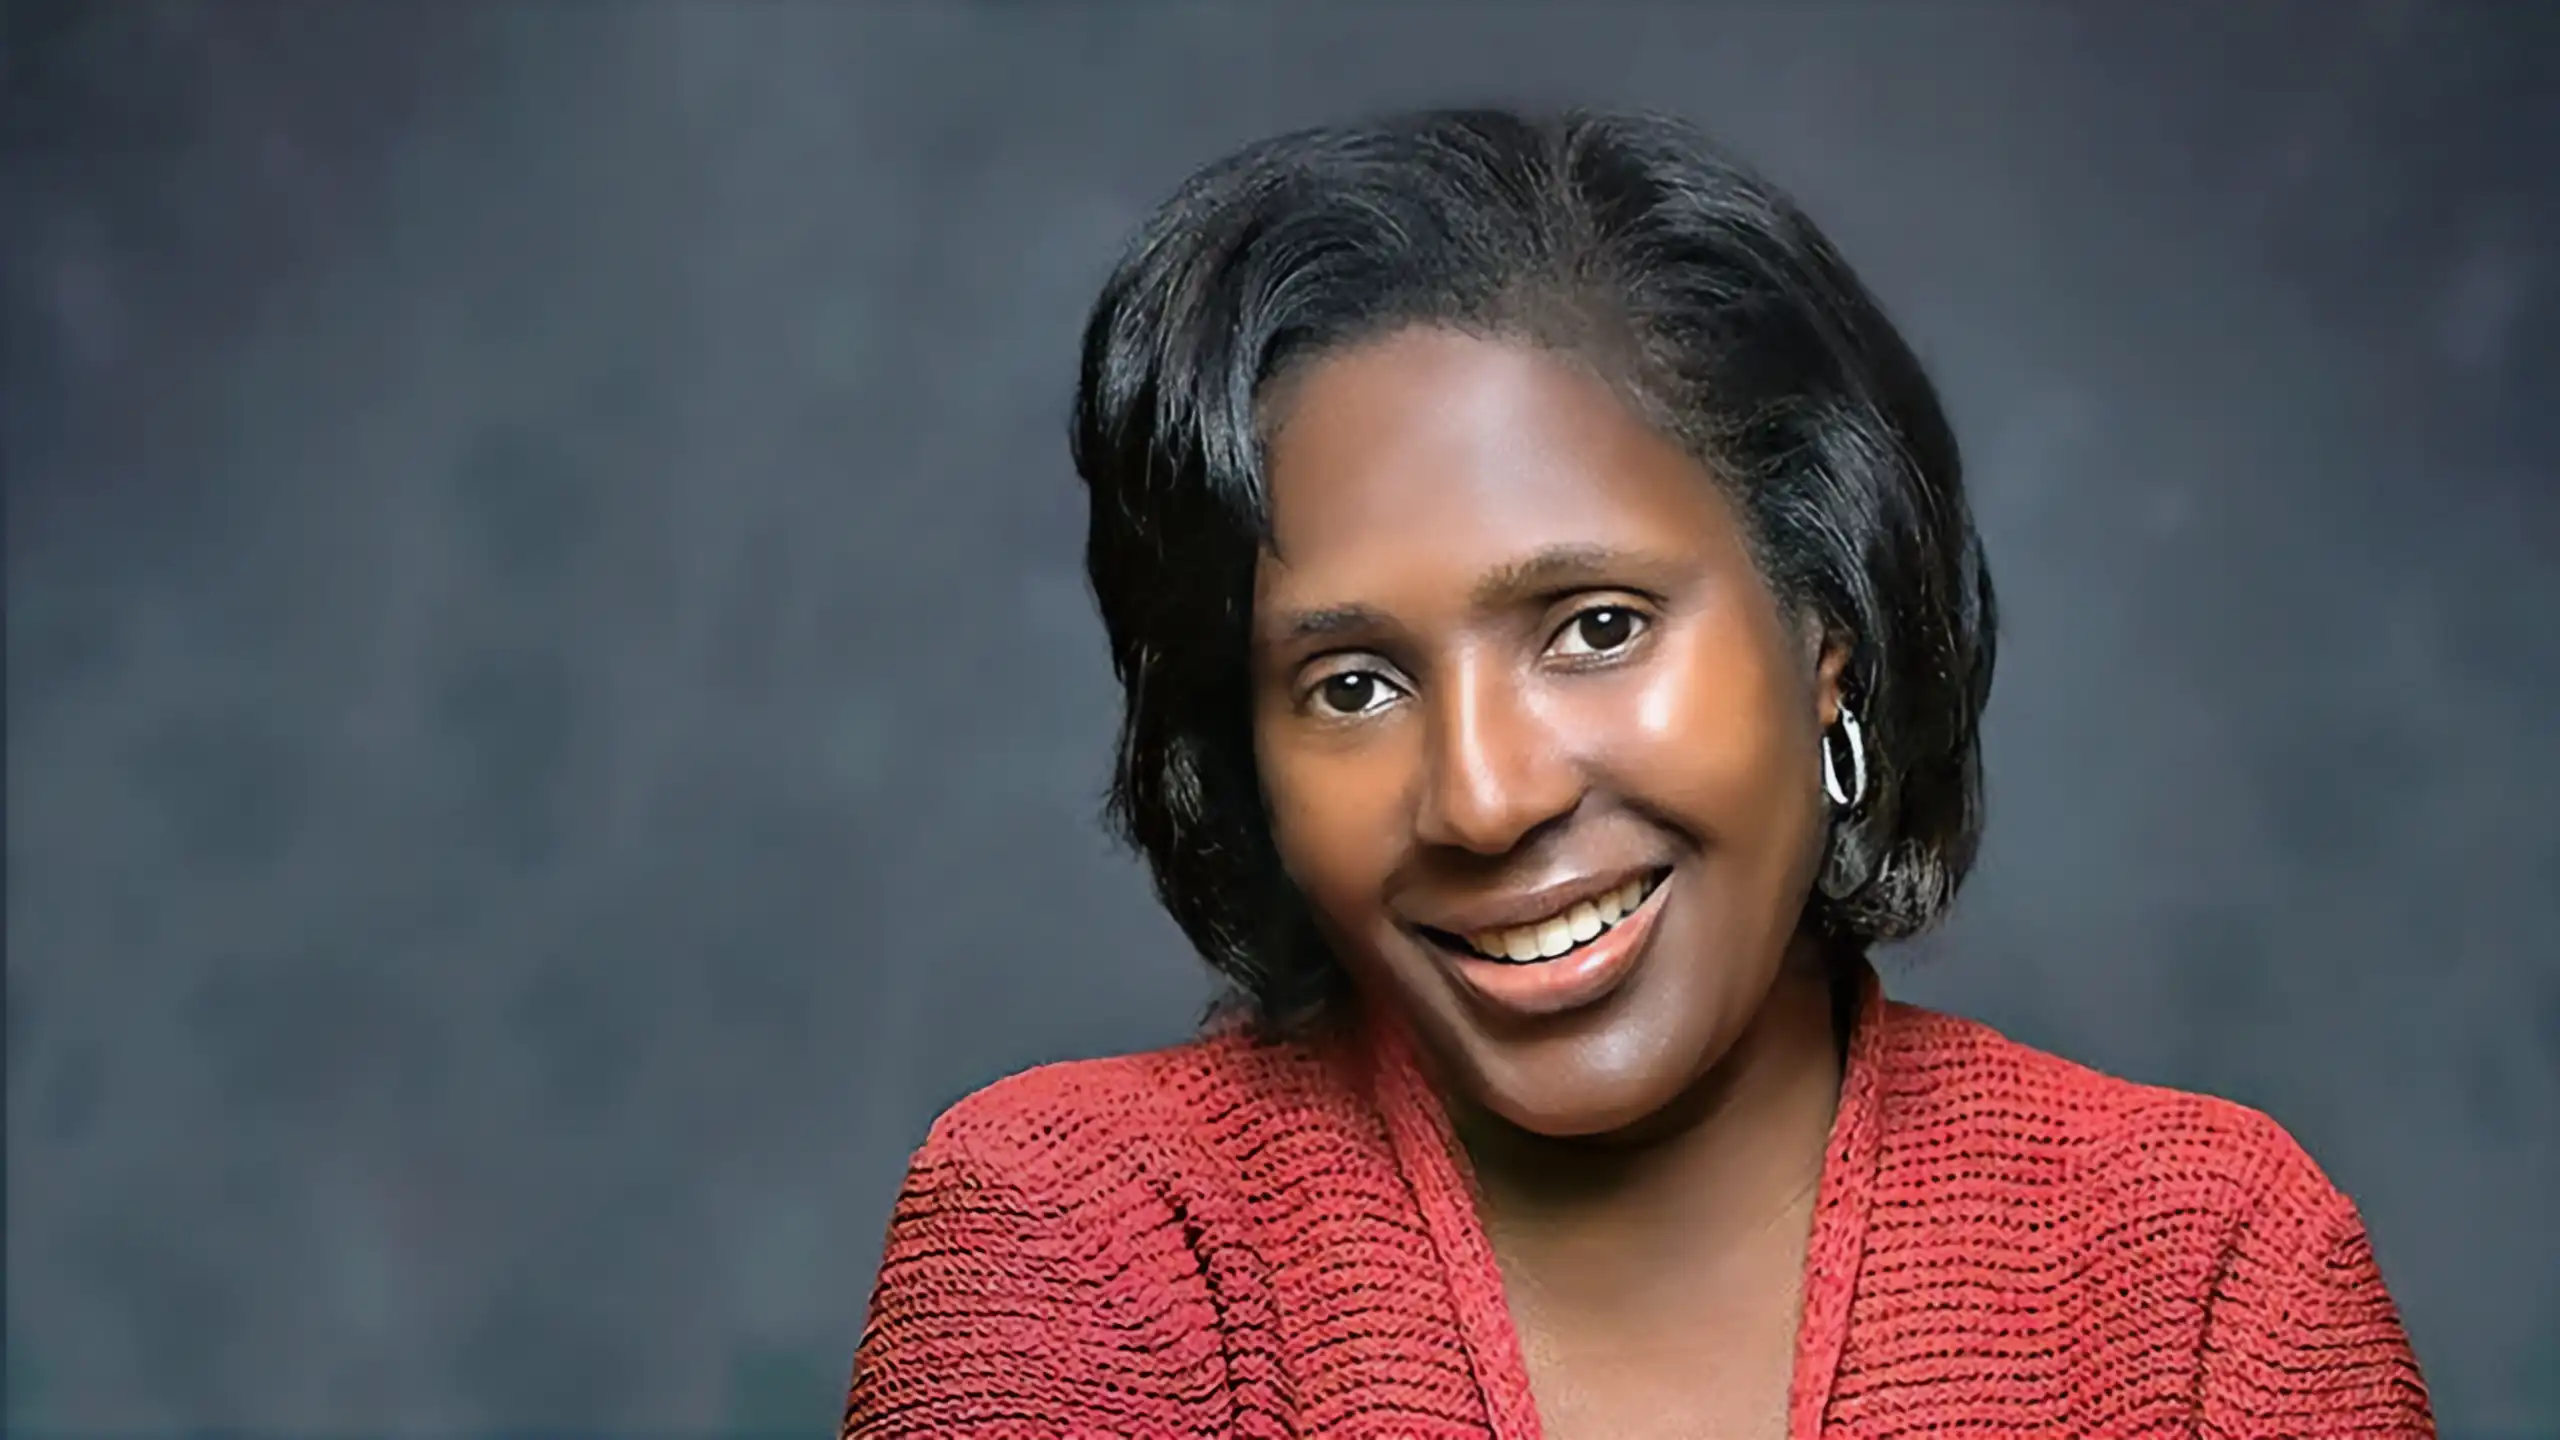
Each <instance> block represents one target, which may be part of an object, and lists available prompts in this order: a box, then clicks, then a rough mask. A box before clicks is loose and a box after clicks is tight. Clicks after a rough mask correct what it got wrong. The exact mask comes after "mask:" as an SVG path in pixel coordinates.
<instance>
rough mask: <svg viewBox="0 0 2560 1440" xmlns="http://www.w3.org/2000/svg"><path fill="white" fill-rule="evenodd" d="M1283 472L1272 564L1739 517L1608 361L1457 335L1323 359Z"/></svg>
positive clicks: (1414, 553)
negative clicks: (1592, 366)
mask: <svg viewBox="0 0 2560 1440" xmlns="http://www.w3.org/2000/svg"><path fill="white" fill-rule="evenodd" d="M1268 474H1269V482H1270V490H1269V494H1270V503H1271V520H1272V540H1273V546H1272V549H1273V552H1274V553H1273V558H1274V560H1276V561H1277V562H1278V563H1279V565H1280V567H1281V568H1282V569H1284V570H1287V571H1293V572H1299V571H1312V572H1318V573H1321V572H1325V571H1329V570H1336V569H1345V568H1347V569H1353V570H1369V569H1375V568H1377V567H1380V566H1394V565H1400V564H1412V563H1418V562H1419V561H1421V560H1423V559H1424V558H1426V557H1431V556H1439V555H1444V554H1445V555H1451V556H1452V558H1455V555H1456V554H1464V555H1465V556H1467V557H1469V558H1471V559H1472V560H1473V561H1474V562H1476V563H1477V564H1479V565H1517V564H1521V563H1524V562H1526V561H1528V560H1529V559H1530V558H1531V557H1533V556H1536V555H1539V554H1551V553H1554V552H1558V551H1560V550H1567V549H1577V548H1578V549H1581V550H1584V551H1595V550H1627V549H1636V550H1653V551H1660V550H1663V549H1680V548H1694V547H1695V546H1697V545H1700V544H1710V543H1714V542H1715V541H1716V540H1718V539H1719V538H1721V537H1719V536H1717V535H1715V534H1712V533H1707V532H1713V531H1718V530H1721V529H1724V528H1729V527H1728V526H1727V524H1726V521H1725V517H1724V515H1723V507H1722V506H1721V504H1719V503H1718V499H1717V497H1716V495H1715V493H1714V486H1713V484H1712V483H1711V482H1710V480H1709V477H1708V475H1707V472H1706V470H1705V467H1703V466H1702V465H1700V464H1699V463H1698V462H1697V461H1696V460H1695V459H1694V458H1692V457H1691V456H1690V455H1689V454H1688V453H1687V452H1686V451H1685V450H1683V449H1682V448H1681V447H1680V446H1679V445H1678V444H1677V443H1675V442H1674V441H1672V440H1671V439H1669V438H1668V437H1666V436H1664V435H1662V434H1660V433H1659V432H1657V431H1656V430H1654V429H1653V428H1652V427H1651V426H1649V425H1647V424H1646V423H1645V422H1644V421H1643V420H1642V419H1641V418H1640V417H1638V416H1637V415H1636V413H1635V412H1634V411H1633V410H1631V409H1630V408H1629V407H1628V406H1626V405H1625V404H1624V403H1623V402H1621V401H1620V400H1619V398H1618V396H1617V395H1616V393H1615V392H1614V391H1612V390H1611V389H1610V388H1609V387H1608V386H1607V385H1606V384H1605V383H1603V382H1602V381H1601V380H1599V379H1598V378H1597V377H1595V376H1594V375H1593V374H1592V373H1591V372H1589V371H1588V370H1586V369H1584V368H1582V367H1580V366H1577V365H1575V364H1573V363H1572V362H1571V361H1570V360H1568V359H1566V358H1564V357H1560V356H1557V355H1554V354H1552V353H1550V352H1547V351H1544V350H1540V349H1537V348H1534V347H1532V346H1528V345H1525V344H1520V343H1515V342H1509V341H1502V340H1489V339H1483V338H1479V337H1475V336H1468V335H1461V334H1456V333H1453V332H1448V331H1440V330H1413V331H1406V332H1402V333H1400V334H1398V335H1395V336H1391V337H1389V338H1387V339H1384V340H1380V341H1375V342H1371V343H1370V344H1367V345H1363V346H1360V347H1358V348H1356V349H1353V350H1348V351H1345V352H1343V353H1341V354H1339V355H1335V356H1332V357H1329V358H1327V359H1325V360H1322V361H1319V362H1317V363H1316V364H1315V365H1314V366H1312V367H1310V369H1309V370H1308V371H1307V372H1306V373H1304V374H1303V375H1302V376H1301V377H1300V378H1299V380H1298V382H1297V383H1296V384H1295V385H1294V386H1293V387H1292V393H1291V395H1290V403H1289V405H1288V410H1287V413H1286V415H1285V416H1284V417H1283V419H1282V421H1281V423H1280V425H1279V427H1278V429H1277V431H1276V433H1275V434H1274V435H1273V438H1272V443H1271V446H1270V449H1269V451H1268Z"/></svg>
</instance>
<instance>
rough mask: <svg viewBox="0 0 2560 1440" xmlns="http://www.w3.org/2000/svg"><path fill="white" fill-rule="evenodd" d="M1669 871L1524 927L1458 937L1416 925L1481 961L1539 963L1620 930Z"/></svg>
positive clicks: (1445, 946)
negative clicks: (1622, 923) (1619, 926)
mask: <svg viewBox="0 0 2560 1440" xmlns="http://www.w3.org/2000/svg"><path fill="white" fill-rule="evenodd" d="M1670 873H1671V872H1670V871H1668V870H1657V871H1655V872H1653V873H1652V874H1650V875H1643V876H1639V877H1638V878H1636V879H1633V880H1630V881H1628V882H1627V883H1625V884H1624V885H1621V886H1619V887H1618V888H1617V889H1615V890H1612V891H1609V892H1608V893H1607V894H1604V895H1600V896H1597V897H1595V898H1593V899H1590V900H1583V901H1578V902H1576V903H1574V904H1572V905H1570V906H1567V907H1566V908H1564V909H1562V910H1559V911H1557V912H1556V913H1555V914H1553V915H1549V916H1547V917H1545V918H1544V919H1540V920H1535V921H1532V922H1530V923H1529V924H1526V925H1511V926H1505V927H1503V928H1501V929H1498V930H1479V931H1474V932H1471V933H1469V934H1465V935H1459V934H1454V933H1452V932H1450V931H1446V930H1435V929H1432V928H1430V927H1429V926H1422V927H1418V928H1420V929H1421V930H1422V933H1423V934H1424V935H1425V936H1427V937H1428V938H1429V939H1430V940H1431V941H1432V943H1434V944H1436V945H1439V946H1440V947H1442V948H1443V949H1448V950H1455V951H1457V952H1458V953H1460V954H1462V955H1466V956H1470V957H1472V958H1474V959H1477V960H1490V961H1493V962H1495V963H1497V964H1506V965H1535V964H1539V963H1541V962H1543V961H1548V960H1559V959H1562V958H1564V957H1565V956H1568V955H1571V954H1572V953H1574V952H1575V951H1577V950H1579V949H1581V948H1583V947H1584V946H1586V945H1589V944H1592V943H1593V942H1595V941H1597V940H1598V939H1599V938H1600V937H1601V936H1603V935H1606V934H1608V933H1609V932H1610V931H1612V930H1614V929H1616V928H1617V926H1618V923H1619V922H1620V921H1621V920H1624V919H1625V918H1626V917H1628V916H1630V915H1632V914H1634V913H1635V912H1636V911H1637V910H1638V909H1639V908H1641V907H1642V906H1643V904H1644V902H1645V901H1646V900H1647V899H1648V898H1650V897H1651V896H1652V894H1653V892H1654V889H1655V887H1657V886H1659V885H1661V883H1662V882H1663V880H1664V878H1665V877H1667V876H1668V875H1669V874H1670Z"/></svg>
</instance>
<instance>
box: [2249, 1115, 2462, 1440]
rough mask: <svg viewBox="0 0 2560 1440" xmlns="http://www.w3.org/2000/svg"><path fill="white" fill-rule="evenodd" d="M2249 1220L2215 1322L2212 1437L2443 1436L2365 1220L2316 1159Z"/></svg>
mask: <svg viewBox="0 0 2560 1440" xmlns="http://www.w3.org/2000/svg"><path fill="white" fill-rule="evenodd" d="M2289 1158H2293V1159H2296V1160H2297V1161H2298V1164H2297V1165H2296V1166H2287V1167H2280V1169H2281V1170H2283V1171H2286V1172H2289V1173H2288V1174H2287V1180H2288V1181H2289V1182H2290V1183H2287V1184H2284V1185H2282V1186H2280V1187H2279V1188H2278V1189H2276V1190H2275V1191H2274V1192H2273V1193H2271V1194H2270V1195H2269V1196H2268V1198H2267V1201H2266V1204H2265V1205H2264V1207H2263V1208H2262V1209H2261V1211H2260V1213H2259V1215H2258V1216H2256V1217H2255V1218H2254V1219H2253V1220H2252V1221H2251V1222H2250V1223H2248V1224H2244V1225H2243V1226H2242V1227H2241V1229H2240V1232H2239V1234H2238V1236H2237V1237H2236V1239H2235V1242H2234V1244H2233V1246H2232V1249H2231V1250H2230V1252H2229V1253H2228V1254H2227V1255H2226V1256H2225V1259H2224V1265H2223V1270H2222V1276H2221V1280H2220V1282H2219V1283H2218V1284H2217V1285H2216V1286H2215V1289H2214V1298H2213V1306H2212V1310H2211V1314H2210V1317H2209V1319H2208V1321H2207V1325H2206V1332H2205V1342H2204V1356H2203V1362H2204V1364H2203V1375H2202V1382H2203V1384H2202V1391H2203V1393H2202V1396H2201V1399H2202V1402H2203V1404H2202V1416H2201V1420H2202V1424H2201V1426H2200V1433H2201V1434H2203V1435H2205V1436H2208V1437H2214V1440H2272V1437H2278V1436H2284V1437H2296V1436H2298V1437H2305V1440H2309V1437H2322V1440H2325V1437H2328V1436H2342V1435H2363V1436H2392V1437H2430V1440H2431V1437H2433V1436H2434V1435H2435V1433H2436V1430H2435V1419H2434V1416H2433V1413H2432V1412H2431V1410H2430V1409H2429V1405H2428V1399H2427V1388H2426V1382H2425V1380H2424V1379H2423V1378H2422V1377H2421V1376H2420V1374H2419V1371H2418V1361H2417V1356H2416V1355H2415V1354H2414V1353H2413V1352H2412V1351H2411V1349H2410V1346H2409V1337H2408V1334H2407V1332H2406V1331H2405V1330H2404V1329H2403V1328H2402V1326H2401V1322H2400V1312H2399V1308H2398V1307H2397V1306H2396V1305H2395V1304H2393V1302H2392V1299H2391V1294H2390V1292H2389V1291H2388V1290H2387V1289H2385V1288H2384V1286H2383V1283H2382V1272H2381V1270H2380V1268H2379V1267H2378V1266H2377V1265H2376V1264H2375V1263H2374V1257H2373V1246H2372V1245H2371V1244H2370V1243H2369V1241H2368V1240H2367V1237H2366V1234H2365V1227H2364V1222H2363V1221H2362V1219H2361V1218H2360V1217H2359V1216H2358V1215H2357V1213H2356V1210H2355V1207H2354V1205H2353V1204H2352V1203H2350V1202H2349V1201H2348V1200H2347V1198H2346V1197H2345V1196H2344V1195H2341V1194H2339V1193H2338V1192H2337V1191H2336V1190H2335V1189H2333V1188H2331V1187H2330V1185H2329V1183H2328V1181H2327V1180H2326V1178H2325V1177H2322V1176H2321V1175H2320V1174H2319V1172H2318V1171H2317V1170H2316V1169H2315V1168H2313V1167H2312V1166H2311V1163H2310V1161H2309V1160H2308V1158H2307V1157H2302V1156H2300V1154H2299V1152H2298V1151H2297V1152H2295V1155H2294V1156H2293V1157H2289Z"/></svg>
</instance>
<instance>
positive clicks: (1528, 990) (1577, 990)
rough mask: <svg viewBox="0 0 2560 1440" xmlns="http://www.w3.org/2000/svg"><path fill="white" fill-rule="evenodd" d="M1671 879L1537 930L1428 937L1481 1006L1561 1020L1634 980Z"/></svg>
mask: <svg viewBox="0 0 2560 1440" xmlns="http://www.w3.org/2000/svg"><path fill="white" fill-rule="evenodd" d="M1670 876H1671V872H1670V871H1668V870H1658V871H1655V872H1654V873H1652V874H1650V875H1647V876H1644V877H1643V878H1641V879H1637V880H1631V881H1629V882H1627V883H1626V884H1624V885H1621V886H1619V887H1618V888H1617V889H1615V890H1612V891H1610V892H1608V893H1607V894H1605V895H1601V896H1598V897H1596V898H1594V899H1591V900H1586V901H1581V902H1578V903H1576V904H1574V905H1571V906H1568V907H1567V908H1565V909H1564V910H1562V911H1560V912H1558V913H1557V914H1554V915H1550V916H1547V917H1546V918H1544V919H1541V920H1539V921H1537V922H1535V923H1534V924H1529V925H1512V926H1506V927H1504V928H1502V929H1500V930H1494V931H1478V932H1476V933H1474V934H1471V935H1464V936H1461V935H1456V934H1451V933H1449V932H1447V931H1438V930H1427V931H1425V932H1424V934H1425V936H1426V937H1427V938H1428V939H1429V940H1430V941H1431V942H1432V947H1433V948H1434V949H1436V950H1438V951H1440V953H1441V954H1442V955H1444V956H1446V957H1447V958H1448V968H1449V969H1450V971H1451V972H1452V973H1453V974H1454V975H1455V976H1456V978H1457V979H1458V981H1459V982H1460V984H1461V985H1463V986H1464V987H1465V989H1466V990H1467V991H1468V992H1469V993H1470V994H1472V995H1473V996H1474V997H1475V998H1476V1000H1477V1001H1478V1002H1480V1003H1482V1004H1485V1005H1488V1006H1491V1007H1492V1008H1493V1009H1495V1010H1499V1011H1507V1012H1509V1013H1511V1014H1513V1015H1515V1016H1521V1017H1533V1016H1543V1015H1556V1014H1561V1013H1563V1012H1565V1011H1569V1010H1577V1009H1581V1008H1583V1007H1585V1006H1589V1005H1594V1004H1597V1003H1599V1002H1600V1001H1601V1000H1604V999H1606V998H1607V997H1608V996H1609V995H1610V994H1611V993H1613V992H1614V991H1616V990H1617V988H1618V987H1619V985H1621V984H1622V983H1624V982H1625V980H1626V978H1627V977H1628V976H1629V975H1630V974H1632V973H1634V971H1635V968H1636V965H1637V962H1638V961H1639V960H1640V959H1641V958H1642V957H1643V954H1644V952H1645V948H1646V943H1645V942H1646V941H1647V940H1649V939H1650V938H1652V935H1653V928H1654V921H1655V920H1656V919H1658V918H1660V916H1661V914H1662V907H1663V903H1664V900H1665V898H1666V897H1665V894H1664V890H1665V882H1667V881H1668V880H1669V879H1670Z"/></svg>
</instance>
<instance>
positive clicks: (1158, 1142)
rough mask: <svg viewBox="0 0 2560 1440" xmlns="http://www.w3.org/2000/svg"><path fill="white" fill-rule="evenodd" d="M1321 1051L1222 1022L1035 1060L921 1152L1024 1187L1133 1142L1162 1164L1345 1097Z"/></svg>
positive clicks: (1086, 1172) (1082, 1169)
mask: <svg viewBox="0 0 2560 1440" xmlns="http://www.w3.org/2000/svg"><path fill="white" fill-rule="evenodd" d="M1346 1098H1347V1097H1346V1095H1345V1092H1344V1085H1343V1081H1342V1079H1341V1076H1340V1072H1339V1067H1338V1065H1337V1064H1336V1063H1335V1062H1334V1060H1333V1059H1332V1058H1331V1057H1329V1056H1327V1055H1326V1054H1324V1053H1322V1052H1320V1051H1318V1050H1317V1049H1315V1048H1313V1047H1310V1046H1306V1045H1300V1044H1291V1043H1284V1042H1272V1041H1265V1040H1261V1039H1258V1038H1256V1037H1254V1036H1253V1035H1251V1034H1250V1033H1248V1032H1246V1031H1245V1030H1243V1029H1242V1028H1240V1027H1236V1026H1231V1025H1221V1026H1218V1027H1215V1028H1213V1029H1210V1030H1208V1031H1206V1032H1204V1033H1202V1034H1200V1035H1198V1036H1196V1037H1194V1038H1192V1039H1190V1040H1188V1041H1185V1042H1182V1043H1180V1044H1176V1045H1170V1046H1165V1047H1163V1048H1160V1049H1155V1050H1146V1051H1138V1052H1134V1053H1130V1054H1122V1055H1110V1056H1103V1057H1098V1058H1094V1059H1083V1060H1064V1061H1057V1062H1054V1063H1051V1064H1046V1065H1038V1066H1034V1067H1032V1068H1030V1069H1027V1070H1024V1071H1021V1072H1019V1073H1017V1074H1013V1075H1010V1076H1007V1077H1005V1078H1004V1079H1001V1080H997V1081H995V1082H994V1083H992V1084H989V1085H987V1086H985V1087H983V1088H981V1089H979V1090H976V1091H973V1092H972V1093H970V1094H969V1095H967V1096H965V1097H964V1098H962V1099H961V1100H960V1101H958V1102H957V1103H955V1104H953V1105H952V1106H951V1107H950V1108H949V1109H947V1110H945V1111H943V1112H942V1114H941V1115H940V1116H939V1117H937V1118H936V1119H935V1121H934V1122H933V1127H932V1129H931V1131H930V1132H929V1133H928V1134H927V1136H926V1139H925V1143H924V1147H923V1149H922V1150H921V1151H919V1152H918V1153H919V1156H920V1157H937V1156H938V1157H943V1158H948V1159H953V1160H962V1159H965V1160H966V1161H969V1162H972V1163H974V1165H975V1166H977V1167H978V1168H981V1169H984V1170H987V1171H990V1172H994V1173H1001V1174H1003V1175H1004V1176H1006V1177H1007V1178H1008V1179H1009V1180H1010V1181H1012V1182H1014V1183H1018V1184H1033V1185H1036V1184H1038V1183H1039V1182H1041V1181H1042V1180H1069V1179H1073V1180H1079V1181H1084V1182H1090V1181H1091V1180H1093V1179H1094V1178H1096V1175H1097V1172H1098V1171H1099V1170H1101V1169H1103V1168H1105V1167H1108V1168H1111V1169H1114V1170H1117V1171H1120V1172H1122V1173H1127V1169H1128V1167H1126V1166H1111V1165H1109V1162H1110V1160H1111V1159H1113V1158H1117V1157H1125V1156H1126V1155H1127V1154H1128V1153H1129V1152H1130V1150H1131V1148H1132V1147H1143V1148H1144V1149H1146V1150H1147V1151H1148V1152H1150V1154H1151V1155H1153V1156H1155V1157H1157V1159H1158V1160H1159V1161H1160V1162H1161V1161H1163V1160H1165V1159H1167V1158H1177V1157H1180V1156H1182V1155H1185V1154H1196V1153H1200V1152H1202V1151H1204V1150H1210V1149H1218V1148H1223V1143H1224V1142H1230V1141H1232V1139H1233V1138H1234V1137H1235V1136H1237V1135H1242V1134H1245V1133H1247V1132H1251V1131H1255V1130H1259V1129H1262V1128H1265V1127H1267V1126H1269V1125H1272V1124H1274V1123H1275V1122H1289V1121H1302V1120H1304V1119H1306V1118H1307V1117H1308V1116H1309V1114H1310V1112H1311V1111H1318V1112H1320V1111H1324V1110H1328V1109H1339V1108H1340V1107H1341V1105H1342V1103H1343V1102H1344V1100H1345V1099H1346Z"/></svg>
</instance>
